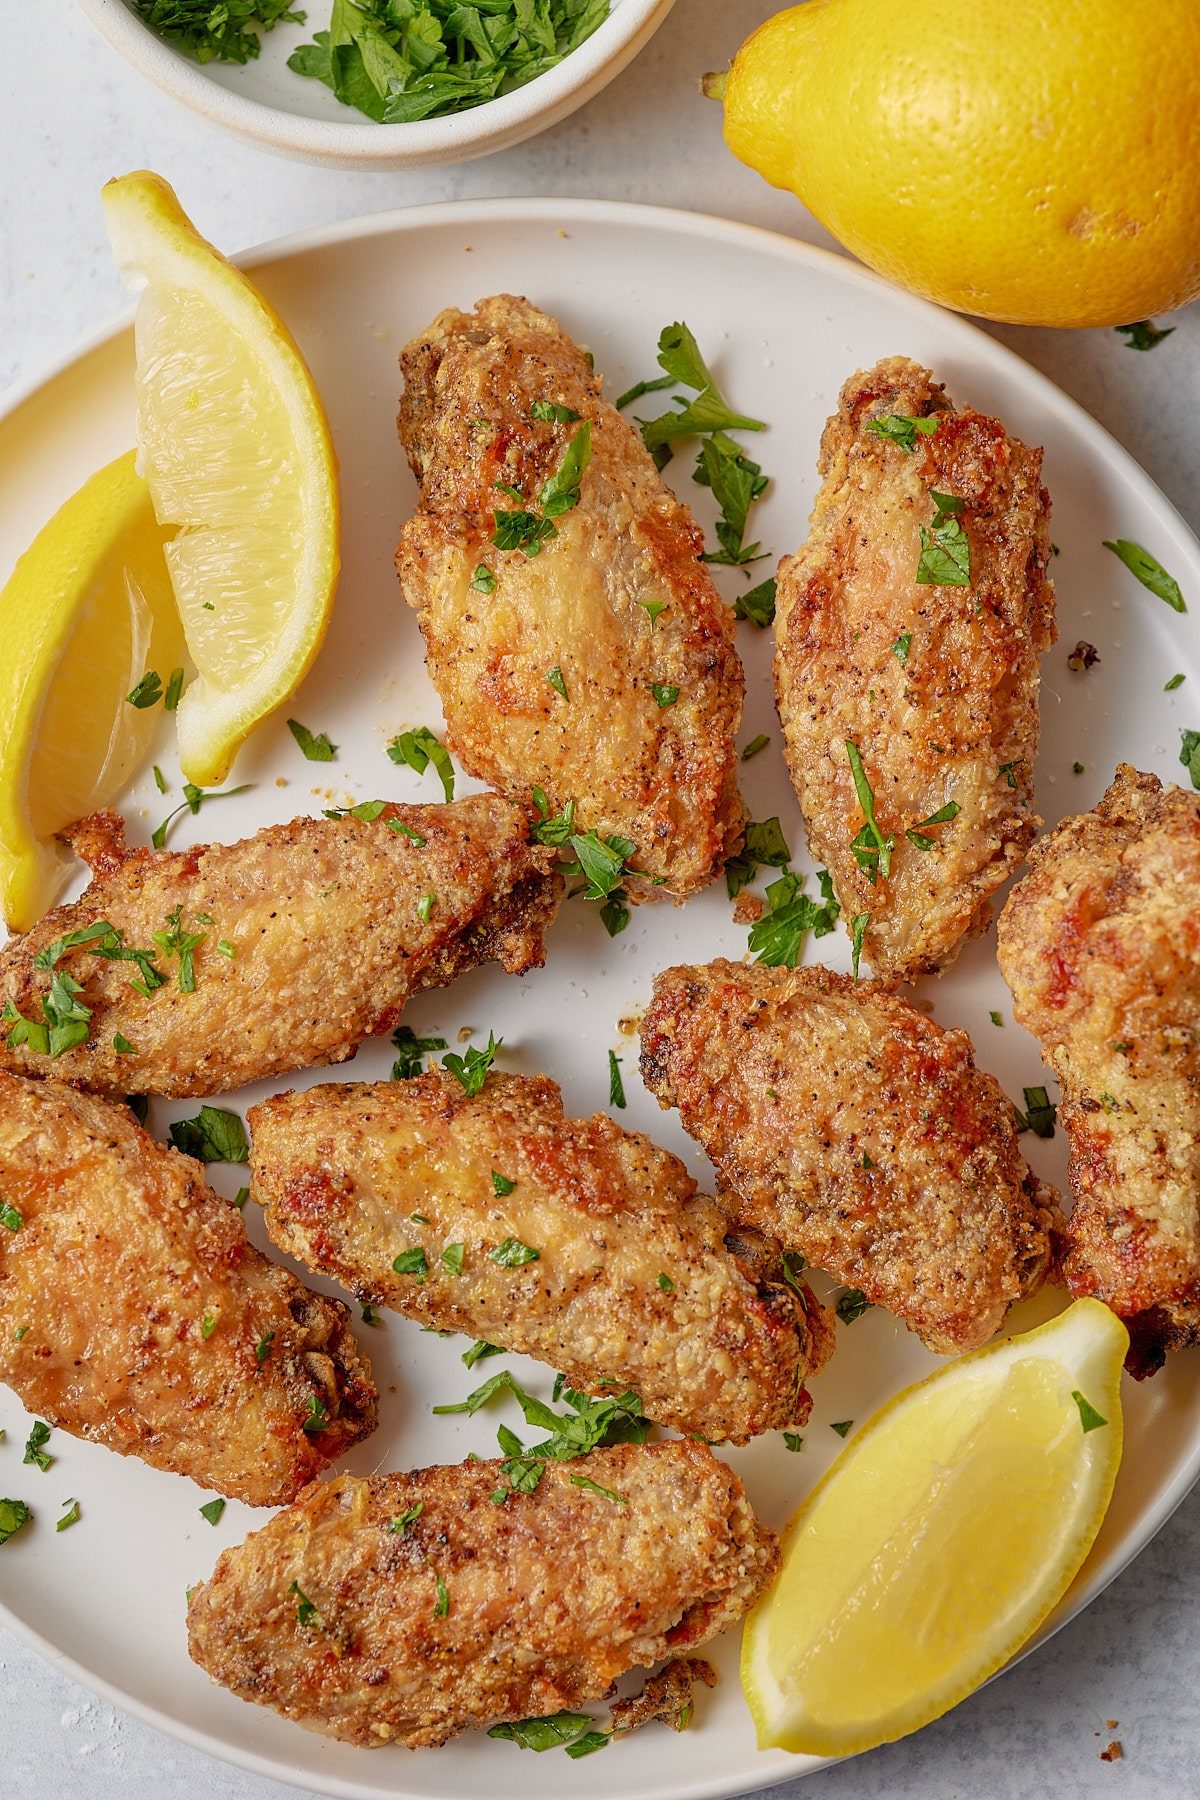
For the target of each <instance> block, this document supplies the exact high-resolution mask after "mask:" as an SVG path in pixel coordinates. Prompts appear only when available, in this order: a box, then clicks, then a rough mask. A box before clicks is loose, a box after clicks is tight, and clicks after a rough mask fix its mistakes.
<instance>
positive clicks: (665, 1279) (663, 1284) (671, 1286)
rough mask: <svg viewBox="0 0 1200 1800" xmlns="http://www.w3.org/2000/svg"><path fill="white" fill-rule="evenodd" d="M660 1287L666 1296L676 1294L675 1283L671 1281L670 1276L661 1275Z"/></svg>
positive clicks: (659, 1279)
mask: <svg viewBox="0 0 1200 1800" xmlns="http://www.w3.org/2000/svg"><path fill="white" fill-rule="evenodd" d="M658 1285H659V1287H660V1288H661V1289H662V1291H663V1293H664V1294H673V1293H674V1292H675V1283H674V1282H673V1281H672V1280H671V1277H670V1276H669V1275H660V1276H659V1278H658Z"/></svg>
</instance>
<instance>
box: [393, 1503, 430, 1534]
mask: <svg viewBox="0 0 1200 1800" xmlns="http://www.w3.org/2000/svg"><path fill="white" fill-rule="evenodd" d="M424 1511H425V1502H424V1501H423V1500H418V1501H417V1502H416V1503H415V1505H413V1506H406V1507H405V1509H404V1511H403V1512H402V1513H397V1514H396V1517H395V1518H394V1519H389V1520H388V1526H387V1528H388V1531H389V1532H390V1533H391V1534H392V1535H393V1536H395V1535H397V1534H399V1535H400V1536H403V1535H404V1533H405V1532H406V1531H407V1530H408V1528H409V1526H410V1525H415V1524H416V1522H417V1520H418V1519H419V1518H420V1516H421V1514H422V1513H423V1512H424Z"/></svg>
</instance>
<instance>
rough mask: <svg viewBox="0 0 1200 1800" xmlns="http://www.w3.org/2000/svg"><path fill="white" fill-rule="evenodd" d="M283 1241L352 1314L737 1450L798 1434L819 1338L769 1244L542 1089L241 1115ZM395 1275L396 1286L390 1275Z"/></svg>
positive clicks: (492, 1088) (669, 1162)
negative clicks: (462, 1335) (326, 1279)
mask: <svg viewBox="0 0 1200 1800" xmlns="http://www.w3.org/2000/svg"><path fill="white" fill-rule="evenodd" d="M250 1122H251V1128H252V1130H253V1133H254V1147H253V1151H252V1161H251V1180H252V1192H253V1194H254V1197H255V1199H257V1200H259V1201H260V1202H261V1203H262V1204H263V1206H264V1207H265V1208H266V1225H267V1230H268V1232H269V1233H270V1235H271V1239H272V1241H273V1242H274V1243H276V1244H278V1245H279V1247H280V1248H281V1249H282V1250H286V1251H287V1252H288V1253H289V1254H290V1255H292V1256H295V1257H297V1258H298V1259H299V1260H300V1261H301V1262H304V1263H306V1264H307V1265H308V1266H309V1267H310V1268H312V1269H316V1270H318V1271H319V1272H320V1273H321V1274H323V1275H331V1276H333V1278H334V1279H335V1280H337V1281H340V1282H343V1283H344V1284H345V1285H346V1286H348V1287H349V1288H351V1289H352V1290H353V1291H354V1292H355V1293H356V1294H358V1295H359V1297H360V1298H361V1299H363V1300H369V1301H371V1302H372V1303H374V1304H375V1305H380V1306H389V1307H394V1308H395V1309H396V1310H397V1311H398V1312H402V1313H405V1314H407V1316H408V1317H409V1318H412V1319H416V1320H418V1321H419V1322H420V1323H421V1324H424V1325H427V1326H432V1327H434V1328H435V1329H437V1330H441V1331H463V1332H466V1333H468V1334H469V1335H470V1336H471V1337H477V1338H484V1339H486V1340H487V1341H488V1342H490V1343H494V1344H501V1345H503V1346H504V1347H505V1348H507V1349H510V1350H519V1351H523V1352H525V1353H526V1354H527V1355H530V1356H536V1357H539V1358H540V1359H541V1360H542V1361H543V1362H547V1363H549V1364H550V1365H551V1366H552V1367H553V1368H555V1369H560V1370H562V1371H563V1373H564V1374H565V1375H566V1376H567V1378H568V1380H569V1381H570V1382H571V1384H572V1386H573V1387H575V1388H579V1389H584V1390H587V1391H590V1392H596V1391H597V1389H598V1388H599V1386H600V1384H601V1383H602V1382H604V1381H606V1380H607V1381H616V1382H618V1383H619V1384H620V1385H621V1386H623V1387H631V1388H633V1389H635V1390H636V1392H637V1393H638V1394H639V1395H640V1397H641V1402H642V1409H643V1411H644V1412H645V1413H646V1414H647V1416H648V1417H649V1418H652V1419H656V1420H658V1421H659V1422H660V1423H662V1424H666V1425H673V1426H675V1427H677V1429H678V1430H680V1431H684V1432H694V1433H698V1434H699V1435H701V1436H703V1437H706V1438H708V1439H710V1440H712V1441H714V1442H715V1441H720V1440H725V1439H728V1440H729V1441H731V1442H733V1443H745V1442H747V1441H748V1439H749V1438H751V1437H752V1436H753V1435H754V1434H755V1433H757V1432H763V1431H769V1430H773V1429H779V1428H782V1427H783V1426H785V1425H791V1424H794V1423H797V1422H801V1421H803V1420H804V1419H805V1418H806V1417H807V1415H808V1410H809V1404H810V1403H809V1396H808V1394H807V1392H806V1391H805V1389H804V1387H803V1386H802V1385H801V1383H802V1380H803V1378H804V1376H805V1374H806V1373H808V1372H809V1371H810V1370H811V1369H812V1368H814V1367H815V1366H816V1365H817V1364H818V1363H819V1362H820V1361H821V1360H823V1357H824V1355H825V1352H826V1348H827V1340H828V1338H829V1337H830V1335H831V1334H830V1331H829V1327H828V1326H827V1324H826V1322H825V1319H824V1317H823V1314H822V1310H821V1307H820V1305H819V1303H818V1302H817V1300H816V1299H815V1297H814V1296H813V1295H812V1294H811V1293H808V1292H805V1293H804V1294H801V1293H799V1292H797V1291H796V1290H795V1289H794V1288H793V1287H790V1286H788V1285H787V1282H786V1280H785V1277H784V1274H783V1268H782V1264H781V1262H780V1258H779V1252H778V1248H777V1246H771V1245H765V1244H760V1245H759V1246H758V1250H759V1257H758V1262H759V1265H760V1266H758V1267H756V1266H755V1250H754V1248H753V1247H752V1246H749V1245H747V1244H744V1243H739V1242H738V1241H737V1240H734V1239H727V1238H726V1235H725V1234H726V1233H727V1232H728V1231H729V1229H730V1222H729V1220H728V1219H727V1218H726V1216H725V1215H724V1214H723V1213H722V1212H721V1210H720V1208H719V1207H718V1206H717V1204H716V1202H715V1201H713V1200H710V1199H707V1198H705V1197H703V1196H701V1195H699V1194H697V1192H696V1183H695V1182H694V1181H693V1180H692V1178H691V1176H690V1175H689V1174H688V1172H687V1170H686V1169H685V1168H684V1166H683V1164H682V1163H681V1162H680V1161H679V1160H678V1158H677V1157H674V1156H671V1155H670V1154H669V1153H668V1152H667V1151H665V1150H660V1149H658V1147H657V1146H656V1145H654V1144H652V1143H651V1142H650V1140H649V1139H648V1138H645V1137H642V1136H641V1135H640V1134H638V1133H636V1132H630V1131H623V1130H622V1129H621V1127H620V1126H619V1125H617V1124H615V1123H614V1121H613V1120H612V1119H609V1118H606V1117H603V1116H597V1117H595V1118H591V1119H584V1120H581V1119H567V1118H564V1116H563V1107H562V1095H561V1093H560V1091H559V1089H558V1087H557V1086H556V1084H555V1083H554V1082H553V1081H549V1080H547V1079H546V1078H545V1077H544V1076H526V1075H502V1074H493V1075H490V1076H489V1077H488V1080H487V1083H486V1085H485V1086H484V1088H483V1090H482V1092H480V1093H479V1094H476V1095H474V1096H468V1095H467V1094H465V1093H464V1091H463V1089H462V1087H461V1085H460V1084H459V1083H458V1082H457V1081H456V1080H454V1079H453V1077H451V1076H450V1075H447V1074H445V1073H443V1072H441V1071H438V1072H437V1073H435V1074H428V1075H421V1076H416V1077H413V1078H412V1079H410V1080H407V1081H383V1082H378V1083H375V1084H374V1085H366V1084H363V1083H359V1082H339V1083H335V1084H330V1085H327V1086H323V1087H315V1088H309V1089H308V1090H307V1091H306V1092H304V1093H293V1094H282V1095H278V1096H276V1097H275V1098H273V1099H270V1100H267V1101H264V1103H263V1104H262V1105H261V1106H256V1107H254V1108H253V1110H252V1111H251V1114H250ZM397 1260H399V1263H400V1271H399V1272H398V1271H397V1267H396V1264H397Z"/></svg>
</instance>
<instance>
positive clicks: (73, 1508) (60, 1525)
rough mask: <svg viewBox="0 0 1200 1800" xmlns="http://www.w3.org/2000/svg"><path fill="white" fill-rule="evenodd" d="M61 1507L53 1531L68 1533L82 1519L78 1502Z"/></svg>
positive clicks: (64, 1502) (65, 1503) (70, 1502)
mask: <svg viewBox="0 0 1200 1800" xmlns="http://www.w3.org/2000/svg"><path fill="white" fill-rule="evenodd" d="M224 1504H225V1502H224V1501H223V1500H222V1502H221V1505H222V1506H224ZM63 1505H64V1506H65V1507H66V1509H67V1510H66V1512H65V1513H64V1514H63V1516H62V1518H61V1519H59V1520H58V1522H57V1523H56V1525H55V1527H54V1529H55V1531H70V1529H71V1527H72V1525H78V1523H79V1521H80V1518H81V1517H82V1514H81V1512H80V1507H79V1502H78V1500H64V1501H63ZM202 1510H203V1509H202Z"/></svg>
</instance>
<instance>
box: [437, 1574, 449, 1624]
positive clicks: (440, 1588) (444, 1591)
mask: <svg viewBox="0 0 1200 1800" xmlns="http://www.w3.org/2000/svg"><path fill="white" fill-rule="evenodd" d="M433 1579H434V1582H435V1584H436V1587H437V1604H436V1605H435V1607H434V1609H433V1616H434V1618H435V1619H445V1618H448V1617H449V1616H450V1590H449V1588H448V1587H447V1586H446V1584H445V1582H444V1581H443V1580H442V1578H441V1576H440V1575H435V1576H434V1578H433Z"/></svg>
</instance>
